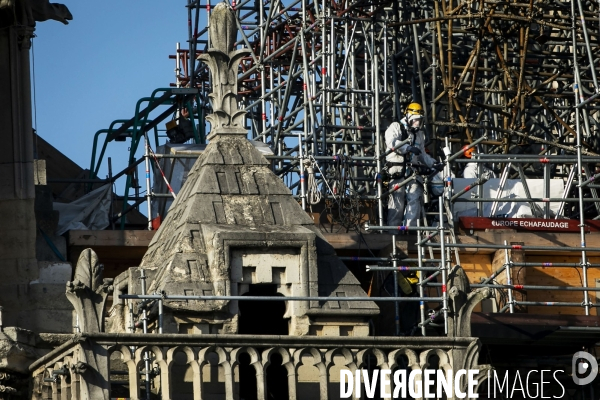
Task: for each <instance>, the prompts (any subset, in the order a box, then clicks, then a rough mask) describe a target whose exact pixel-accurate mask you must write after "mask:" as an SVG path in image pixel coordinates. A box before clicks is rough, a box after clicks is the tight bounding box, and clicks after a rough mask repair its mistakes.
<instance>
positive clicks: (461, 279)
mask: <svg viewBox="0 0 600 400" xmlns="http://www.w3.org/2000/svg"><path fill="white" fill-rule="evenodd" d="M448 287H449V288H450V289H449V290H448V297H449V298H450V305H449V308H450V310H449V312H448V337H470V336H471V313H472V312H473V308H475V306H476V305H477V304H479V303H480V302H481V301H482V300H484V299H489V298H490V297H492V295H493V293H492V290H491V289H490V288H487V287H486V288H479V289H476V290H474V291H472V292H471V285H469V279H468V278H467V275H466V274H465V271H464V270H463V269H462V267H461V266H460V265H456V266H455V267H454V268H452V270H451V271H450V274H449V275H448Z"/></svg>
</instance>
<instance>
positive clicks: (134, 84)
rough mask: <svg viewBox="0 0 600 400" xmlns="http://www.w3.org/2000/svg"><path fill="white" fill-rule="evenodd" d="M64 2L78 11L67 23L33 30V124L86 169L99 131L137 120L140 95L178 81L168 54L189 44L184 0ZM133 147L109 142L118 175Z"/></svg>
mask: <svg viewBox="0 0 600 400" xmlns="http://www.w3.org/2000/svg"><path fill="white" fill-rule="evenodd" d="M64 1H65V2H66V3H65V4H66V5H67V6H68V7H69V9H70V10H71V13H72V14H73V21H71V22H70V23H69V25H63V24H62V23H60V22H56V21H46V22H41V23H38V24H37V27H36V31H35V34H36V38H35V39H34V41H33V54H32V56H33V57H32V58H33V59H34V70H33V71H32V72H33V73H32V83H33V84H35V103H34V121H33V123H34V127H35V126H36V125H37V131H38V134H39V135H40V136H41V137H42V138H44V139H45V140H46V141H48V142H50V143H51V144H52V145H53V146H55V147H56V148H58V149H59V150H60V151H61V152H62V153H63V154H65V155H67V156H68V157H69V158H71V159H72V160H73V161H74V162H76V163H77V164H78V165H79V166H81V167H82V168H89V163H90V158H91V150H92V143H93V137H94V134H95V133H96V131H98V130H100V129H104V128H108V127H109V125H110V123H111V122H112V121H114V120H116V119H130V118H132V117H133V115H134V110H135V105H136V102H137V101H138V100H139V99H140V98H142V97H145V96H150V95H151V93H152V91H153V90H154V89H156V88H160V87H168V86H169V84H170V83H174V82H175V73H174V69H175V61H174V60H170V59H169V55H174V54H175V45H176V43H177V42H181V47H182V48H187V47H188V45H187V39H188V37H187V35H188V33H187V9H186V7H185V5H186V4H187V1H186V0H178V1H167V0H144V1H141V0H127V1H117V0H105V1H69V0H64ZM202 3H203V4H205V3H204V2H202ZM213 3H214V2H213ZM201 15H205V11H204V10H201ZM34 74H35V75H34ZM161 125H162V124H161ZM163 127H164V126H161V128H163ZM128 146H129V144H128V142H117V143H112V144H111V146H109V154H108V155H109V156H111V157H112V161H113V171H114V172H115V173H116V172H118V171H120V170H121V169H123V168H124V167H125V166H126V164H127V154H128V153H127V147H128ZM140 172H141V173H142V174H141V176H143V171H142V170H140ZM106 173H107V172H106V170H104V171H101V172H100V176H101V177H104V176H105V175H106ZM119 194H121V193H119Z"/></svg>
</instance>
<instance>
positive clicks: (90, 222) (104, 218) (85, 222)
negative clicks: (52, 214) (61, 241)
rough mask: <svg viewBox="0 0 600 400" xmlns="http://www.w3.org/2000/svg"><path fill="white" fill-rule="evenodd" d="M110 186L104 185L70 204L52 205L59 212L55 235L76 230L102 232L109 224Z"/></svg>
mask: <svg viewBox="0 0 600 400" xmlns="http://www.w3.org/2000/svg"><path fill="white" fill-rule="evenodd" d="M110 195H111V190H110V185H104V186H101V187H99V188H98V189H95V190H93V191H91V192H89V193H88V194H86V195H85V196H82V197H80V198H78V199H77V200H75V201H72V202H70V203H53V206H54V210H57V211H59V212H60V214H59V217H58V227H57V228H56V234H57V235H62V234H63V233H65V232H67V231H70V230H74V229H78V230H102V229H104V228H106V227H107V226H108V224H109V223H110V221H109V219H108V212H109V210H110Z"/></svg>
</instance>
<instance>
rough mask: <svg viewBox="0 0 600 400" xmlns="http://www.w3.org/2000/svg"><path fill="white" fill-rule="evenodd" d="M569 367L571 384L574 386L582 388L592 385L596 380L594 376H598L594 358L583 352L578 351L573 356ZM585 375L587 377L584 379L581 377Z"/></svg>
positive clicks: (596, 363)
mask: <svg viewBox="0 0 600 400" xmlns="http://www.w3.org/2000/svg"><path fill="white" fill-rule="evenodd" d="M571 367H572V370H573V382H575V384H576V385H580V386H582V385H587V384H588V383H592V381H593V380H594V379H596V375H598V362H597V361H596V359H595V358H594V356H592V355H591V354H590V353H588V352H585V351H578V352H577V353H575V354H573V360H572V363H571ZM586 374H589V375H588V376H587V377H585V378H582V377H581V376H585V375H586Z"/></svg>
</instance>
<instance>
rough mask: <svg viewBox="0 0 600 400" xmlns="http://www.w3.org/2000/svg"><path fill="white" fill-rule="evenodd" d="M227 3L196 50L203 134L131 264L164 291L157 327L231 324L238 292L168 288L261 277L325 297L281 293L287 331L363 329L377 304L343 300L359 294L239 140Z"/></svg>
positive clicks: (224, 287) (241, 289) (207, 328)
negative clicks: (206, 108)
mask: <svg viewBox="0 0 600 400" xmlns="http://www.w3.org/2000/svg"><path fill="white" fill-rule="evenodd" d="M231 12H232V11H231V9H230V8H229V7H228V6H227V5H226V4H224V3H221V4H219V5H217V6H216V7H215V11H214V12H213V13H212V15H211V20H210V26H211V30H210V34H211V38H212V47H211V49H210V50H209V51H208V54H205V55H203V56H202V57H201V59H202V60H203V61H205V62H206V63H207V64H208V65H209V66H210V69H211V73H212V79H213V89H214V91H213V93H212V94H211V95H210V96H211V99H212V101H213V111H214V113H213V114H212V115H210V116H209V117H207V119H209V120H210V121H211V124H212V134H211V135H210V136H209V138H210V139H211V140H210V143H209V144H208V145H207V147H206V150H205V151H204V153H203V154H202V155H201V156H200V157H199V158H198V161H196V163H195V164H194V166H193V167H192V169H191V170H190V172H189V174H188V176H187V179H186V181H185V184H184V185H183V187H182V188H181V190H180V192H179V193H178V195H177V199H176V200H175V201H174V202H173V203H172V205H171V208H170V209H169V213H168V214H167V216H166V218H165V220H164V222H163V224H162V225H161V227H160V229H159V230H158V232H156V235H155V236H154V238H153V239H152V242H151V243H150V245H149V247H148V251H147V252H146V254H145V255H144V258H143V260H142V263H141V265H140V267H139V268H143V269H144V270H145V271H146V273H147V275H148V277H149V279H150V281H149V282H150V284H149V293H157V292H159V293H165V294H166V295H167V299H166V300H165V302H164V306H165V310H166V313H170V314H169V315H170V316H169V315H167V316H165V324H166V325H167V326H166V327H165V332H181V331H185V330H186V329H187V328H185V329H183V328H184V327H183V326H181V324H185V322H182V321H188V322H187V323H188V324H189V323H193V324H195V325H198V326H195V328H194V329H197V330H199V331H202V332H206V333H236V332H238V323H237V321H238V316H239V309H238V304H237V301H225V300H219V301H214V300H211V301H206V300H188V301H184V302H181V301H179V302H177V301H169V300H168V296H169V295H181V294H186V295H195V296H213V295H217V296H236V295H243V294H245V293H247V292H248V291H249V290H250V287H251V286H252V285H266V284H268V285H273V286H275V287H276V290H277V292H278V293H279V294H281V295H284V296H302V297H317V296H323V297H331V301H325V302H319V301H308V300H306V301H290V302H289V304H288V305H287V308H286V314H285V316H284V318H289V332H290V335H307V334H314V335H316V334H319V332H322V331H324V330H327V332H329V333H328V334H330V333H331V331H332V329H333V330H334V331H335V329H336V327H337V329H339V330H341V329H344V330H348V329H350V331H351V332H347V333H348V334H352V335H355V336H365V335H366V334H368V332H369V327H368V318H370V317H371V316H372V315H375V314H378V313H379V309H378V307H377V306H376V305H375V303H373V302H371V301H347V300H344V298H348V297H367V295H366V293H365V292H364V291H363V290H362V288H361V287H360V283H359V282H358V280H357V279H356V278H355V277H354V276H353V275H352V273H350V271H349V270H348V269H347V268H346V266H345V265H344V263H343V262H342V261H341V260H340V259H339V258H338V257H337V256H336V254H335V251H334V249H333V247H332V246H331V245H330V244H329V243H327V241H326V240H325V238H324V237H323V235H322V234H321V233H320V232H319V231H318V229H317V228H316V227H315V225H314V222H313V220H312V219H311V218H310V217H309V216H308V214H306V212H305V211H304V210H302V208H301V207H300V205H299V204H298V202H297V201H296V200H295V199H294V197H293V196H292V193H291V192H290V190H289V189H288V188H287V187H286V186H285V184H284V183H283V182H282V180H281V179H280V178H279V177H277V176H276V175H275V174H274V173H273V172H272V171H271V166H270V163H269V162H268V161H267V160H266V159H265V157H264V156H263V155H262V154H261V153H260V152H259V151H258V150H257V149H256V148H255V147H254V146H253V145H252V144H251V143H250V141H248V140H247V139H246V135H247V132H246V131H245V130H244V129H243V115H244V112H243V111H240V110H238V109H237V101H236V93H237V83H236V82H237V73H236V71H237V64H238V61H239V59H240V57H241V56H242V55H243V54H245V53H246V51H244V50H236V51H233V43H234V41H235V37H236V36H235V33H236V29H235V26H234V23H233V16H232V14H231ZM126 274H129V275H128V277H119V278H117V279H116V282H124V281H125V280H128V281H129V282H130V283H129V284H128V287H127V291H128V292H129V293H135V292H137V288H136V285H137V284H136V283H135V282H134V281H135V278H134V276H135V275H136V274H137V272H136V271H133V270H130V271H129V272H127V273H126ZM117 286H118V285H117ZM122 318H123V321H125V319H126V318H127V315H126V314H124V316H123V317H122ZM169 321H171V322H169ZM189 321H192V322H189ZM117 325H118V324H117ZM127 325H128V324H127V323H120V326H127ZM115 326H116V325H115Z"/></svg>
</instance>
